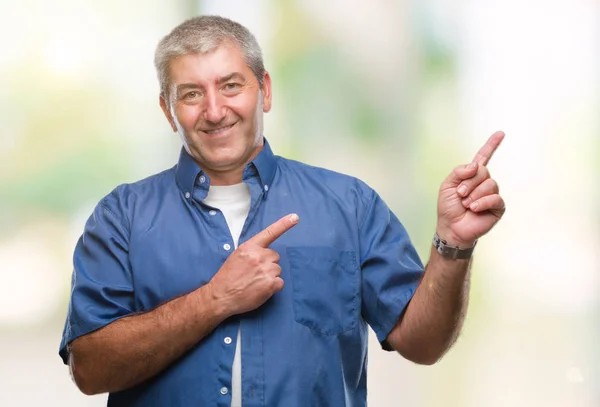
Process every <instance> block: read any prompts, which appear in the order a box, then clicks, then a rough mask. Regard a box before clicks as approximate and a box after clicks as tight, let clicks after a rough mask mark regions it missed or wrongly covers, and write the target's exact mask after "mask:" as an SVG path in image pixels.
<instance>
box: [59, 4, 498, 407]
mask: <svg viewBox="0 0 600 407" xmlns="http://www.w3.org/2000/svg"><path fill="white" fill-rule="evenodd" d="M155 63H156V68H157V71H158V77H159V81H160V88H161V93H160V106H161V108H162V110H163V112H164V114H165V116H166V118H167V120H168V121H169V123H170V125H171V127H172V129H173V131H174V132H178V133H179V134H180V135H181V138H182V141H183V148H182V151H181V154H180V158H179V162H178V163H177V165H175V166H174V167H173V168H171V169H168V170H166V171H164V172H161V173H159V174H157V175H154V176H151V177H149V178H146V179H144V180H141V181H139V182H136V183H133V184H129V185H121V186H119V187H117V188H116V189H115V190H114V191H113V192H111V193H110V194H109V195H108V196H106V197H105V198H104V199H102V201H101V202H100V203H99V204H98V206H97V207H96V208H95V210H94V213H93V215H92V216H91V217H90V219H89V220H88V222H87V223H86V226H85V230H84V232H83V235H82V237H81V239H80V240H79V242H78V243H77V246H76V248H75V254H74V272H73V279H72V296H71V300H70V305H69V312H68V316H67V321H66V324H65V330H64V335H63V338H62V342H61V345H60V355H61V357H62V358H63V361H64V362H65V363H68V364H69V366H70V368H71V371H72V375H73V377H74V379H75V382H76V384H77V386H78V387H79V389H81V391H83V392H84V393H86V394H95V393H102V392H109V393H110V395H109V399H108V405H109V406H145V407H148V406H203V407H205V406H240V405H241V406H244V407H251V406H284V407H307V406H310V407H314V406H335V407H339V406H364V405H366V399H367V395H366V394H367V393H366V383H367V376H366V374H367V373H366V372H367V368H366V360H367V333H368V332H367V329H368V325H370V326H371V327H372V328H373V330H374V331H375V333H376V335H377V338H378V340H379V341H380V342H381V344H382V346H383V348H384V349H386V350H395V351H397V352H398V353H400V354H401V355H402V356H403V357H405V358H406V359H408V360H411V361H413V362H415V363H419V364H432V363H434V362H436V361H437V360H438V359H439V358H440V357H442V355H443V354H444V353H445V352H446V351H447V350H448V349H449V347H450V346H451V345H452V343H453V342H454V340H455V339H456V337H457V335H458V332H459V330H460V328H461V324H462V321H463V317H464V314H465V311H466V305H467V297H468V280H469V264H470V258H471V254H472V252H473V249H474V246H475V243H476V241H477V239H478V238H479V237H481V236H482V235H484V234H485V233H486V232H488V231H489V230H490V229H491V228H492V227H493V226H494V224H495V223H496V222H497V221H498V220H499V219H500V217H501V216H502V214H503V213H504V202H503V200H502V198H501V197H500V195H499V194H498V186H497V184H496V182H494V180H493V179H492V178H490V175H489V173H488V171H487V169H486V164H487V162H488V161H489V159H490V158H491V156H492V154H493V152H494V150H495V149H496V148H497V147H498V145H499V144H500V142H501V140H502V138H503V134H502V133H501V132H498V133H495V134H494V135H492V136H491V138H490V139H489V140H488V142H487V143H486V144H485V145H484V147H483V148H482V149H481V150H480V151H479V152H478V154H477V155H476V156H475V158H474V160H473V161H472V162H471V163H470V164H468V165H462V166H459V167H457V168H456V169H454V171H453V172H452V173H451V174H450V175H449V176H448V178H446V180H444V181H443V183H442V185H441V188H440V193H439V199H438V219H437V228H436V231H435V234H434V239H433V245H432V248H431V255H430V259H429V262H428V264H427V266H426V267H423V264H422V263H421V261H420V260H419V257H418V255H417V253H416V251H415V249H414V248H413V246H412V244H411V241H410V239H409V236H408V235H407V233H406V231H405V229H404V228H403V226H402V225H401V223H400V222H399V220H398V219H397V218H396V216H394V214H393V213H392V212H391V211H390V209H389V208H388V207H387V206H386V204H385V203H384V201H383V200H382V199H381V198H380V197H379V196H378V195H377V193H376V192H375V191H373V190H372V189H371V188H369V187H368V186H367V185H366V184H365V183H363V182H361V181H360V180H358V179H356V178H353V177H350V176H346V175H342V174H338V173H334V172H331V171H328V170H325V169H321V168H316V167H311V166H308V165H305V164H302V163H299V162H296V161H292V160H288V159H285V158H282V157H279V156H276V155H274V154H273V152H272V151H271V148H270V147H269V144H268V143H267V141H266V140H265V139H264V137H263V124H262V122H263V114H264V113H266V112H268V111H269V110H270V108H271V95H272V94H271V78H270V76H269V74H268V72H267V71H266V70H265V68H264V66H263V61H262V55H261V50H260V47H259V45H258V44H257V42H256V40H255V38H254V37H253V35H252V34H251V33H250V32H249V31H248V30H247V29H246V28H244V27H243V26H241V25H240V24H238V23H236V22H233V21H231V20H228V19H225V18H221V17H215V16H203V17H197V18H193V19H191V20H188V21H186V22H184V23H182V24H181V25H179V26H178V27H176V28H175V29H174V30H173V31H172V32H171V33H170V34H169V35H167V36H166V37H165V38H164V39H163V40H162V41H161V42H160V43H159V45H158V48H157V50H156V57H155ZM432 232H433V231H432ZM238 243H239V245H238Z"/></svg>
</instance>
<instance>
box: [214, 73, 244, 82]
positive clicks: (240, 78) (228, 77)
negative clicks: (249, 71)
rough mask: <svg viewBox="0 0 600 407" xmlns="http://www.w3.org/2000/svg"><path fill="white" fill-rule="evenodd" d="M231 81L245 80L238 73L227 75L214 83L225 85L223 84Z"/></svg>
mask: <svg viewBox="0 0 600 407" xmlns="http://www.w3.org/2000/svg"><path fill="white" fill-rule="evenodd" d="M232 79H237V80H239V81H244V80H245V79H246V78H245V77H244V75H242V74H241V73H240V72H232V73H230V74H229V75H226V76H222V77H220V78H217V80H216V82H217V84H222V83H225V82H229V81H230V80H232Z"/></svg>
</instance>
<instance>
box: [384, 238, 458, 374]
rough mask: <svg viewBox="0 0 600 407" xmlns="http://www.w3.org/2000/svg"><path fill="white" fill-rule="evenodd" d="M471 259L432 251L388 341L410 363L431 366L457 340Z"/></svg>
mask: <svg viewBox="0 0 600 407" xmlns="http://www.w3.org/2000/svg"><path fill="white" fill-rule="evenodd" d="M469 268H470V259H468V260H452V259H447V258H444V257H442V256H440V255H439V254H438V252H437V251H436V250H435V249H434V248H432V250H431V256H430V259H429V263H428V264H427V267H426V269H425V274H424V276H423V279H422V281H421V283H420V284H419V287H418V288H417V290H416V292H415V294H414V296H413V298H412V300H411V302H410V303H409V305H408V306H407V308H406V311H405V313H404V316H403V318H402V319H401V320H400V321H399V323H398V324H397V325H396V327H395V328H394V329H393V330H392V332H391V333H390V335H389V336H388V342H389V343H390V344H391V345H392V347H394V349H396V350H397V351H398V352H399V353H400V354H402V355H403V356H404V357H406V358H407V359H409V360H412V361H414V362H416V363H422V364H433V363H435V362H436V361H437V360H438V359H439V358H440V357H442V355H443V354H444V353H445V352H446V351H447V350H448V349H449V348H450V346H451V345H452V344H453V343H454V342H455V341H456V338H457V337H458V334H459V332H460V329H461V327H462V324H463V321H464V317H465V314H466V310H467V304H468V295H469V277H470V276H469V274H470V273H469Z"/></svg>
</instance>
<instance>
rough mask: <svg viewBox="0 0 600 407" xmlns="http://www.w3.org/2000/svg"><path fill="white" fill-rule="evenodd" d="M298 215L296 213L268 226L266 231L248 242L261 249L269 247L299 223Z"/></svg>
mask: <svg viewBox="0 0 600 407" xmlns="http://www.w3.org/2000/svg"><path fill="white" fill-rule="evenodd" d="M298 219H299V218H298V215H296V214H295V213H293V214H291V215H286V216H284V217H283V218H281V219H279V220H278V221H277V222H275V223H273V224H272V225H270V226H267V227H266V228H265V229H264V230H262V231H260V232H258V233H257V234H256V235H254V237H252V238H251V239H250V240H248V242H252V243H254V244H256V245H258V246H260V247H265V248H267V247H269V246H270V245H271V244H272V243H273V242H274V241H275V240H277V239H279V238H280V237H281V235H283V234H284V233H285V232H287V231H288V230H290V229H291V228H292V227H294V226H295V225H296V224H297V223H298Z"/></svg>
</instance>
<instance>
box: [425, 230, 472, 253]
mask: <svg viewBox="0 0 600 407" xmlns="http://www.w3.org/2000/svg"><path fill="white" fill-rule="evenodd" d="M476 245H477V241H476V242H475V244H474V245H473V247H469V248H465V249H461V248H460V247H457V246H450V245H449V244H448V242H446V241H445V240H443V239H441V238H440V237H439V236H438V234H437V232H436V233H435V234H434V235H433V247H435V249H436V250H437V252H438V253H439V254H440V255H441V256H442V257H446V258H449V259H468V258H470V257H471V256H472V255H473V251H474V250H475V246H476Z"/></svg>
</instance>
